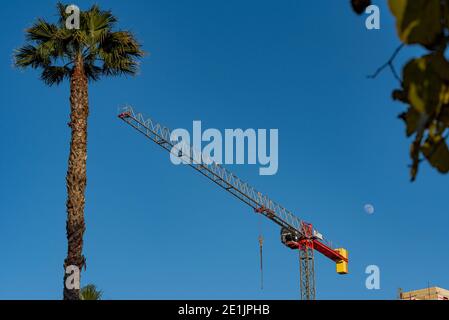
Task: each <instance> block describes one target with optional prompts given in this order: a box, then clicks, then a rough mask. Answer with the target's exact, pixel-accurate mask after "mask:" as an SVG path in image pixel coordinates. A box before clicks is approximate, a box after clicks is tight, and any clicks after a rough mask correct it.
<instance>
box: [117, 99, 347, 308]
mask: <svg viewBox="0 0 449 320" xmlns="http://www.w3.org/2000/svg"><path fill="white" fill-rule="evenodd" d="M118 117H119V119H121V120H123V121H124V122H125V123H127V124H128V125H130V126H131V127H133V128H134V129H135V130H137V131H138V132H140V133H141V134H143V135H144V136H146V137H147V138H149V139H150V140H152V141H153V142H155V143H156V144H157V145H159V146H160V147H162V148H163V149H165V150H167V151H168V152H170V153H172V152H173V151H175V152H179V154H178V156H179V157H187V158H188V160H189V161H188V162H187V164H188V165H189V166H191V167H192V168H193V169H195V170H196V171H197V172H199V173H201V174H202V175H204V176H206V177H207V178H208V179H209V180H211V181H212V182H214V183H215V184H216V185H218V186H219V187H221V188H223V189H224V190H225V191H227V192H228V193H230V194H232V195H233V196H235V197H236V198H238V199H239V200H241V201H242V202H243V203H245V204H247V205H248V206H250V207H251V208H252V209H253V210H254V212H256V213H258V214H260V215H262V216H265V217H266V218H268V219H270V220H271V221H273V222H274V223H276V224H277V225H279V226H280V227H281V242H282V243H283V244H284V245H285V246H287V247H288V248H290V249H293V250H298V251H299V265H300V292H301V299H302V300H315V297H316V289H315V269H314V252H315V251H318V252H319V253H321V254H323V255H324V256H325V257H327V258H329V259H330V260H332V261H333V262H335V265H336V271H337V273H338V274H347V273H348V251H347V250H346V249H344V248H335V249H334V248H332V245H331V244H330V242H329V241H327V240H325V238H324V237H323V235H322V234H321V233H320V232H318V231H317V229H315V228H314V226H313V225H312V224H310V223H307V222H305V221H303V220H300V219H299V218H298V217H296V216H295V215H294V214H293V213H291V212H290V211H289V210H287V209H286V208H284V207H283V206H281V205H280V204H278V203H277V202H274V201H272V200H271V199H270V198H269V197H267V196H266V195H264V194H262V193H261V192H259V191H257V190H256V189H255V188H253V187H252V186H250V185H249V184H248V183H246V182H244V181H243V180H241V179H240V178H238V177H237V176H236V175H234V174H233V173H232V172H230V171H229V170H228V169H226V168H225V167H224V166H222V165H220V164H217V163H215V162H213V161H212V162H211V161H207V162H204V161H202V160H201V159H203V158H202V155H201V157H200V158H198V155H196V154H194V153H195V151H194V150H192V151H190V152H189V154H182V150H174V148H176V147H175V146H176V144H177V142H175V141H171V139H170V135H171V130H170V129H168V128H167V127H165V126H162V125H161V124H159V123H157V122H155V121H154V120H152V119H151V118H147V117H144V116H143V115H142V114H141V113H137V112H135V111H134V109H133V108H132V107H130V106H125V107H123V108H122V109H121V110H120V111H119V115H118ZM198 159H200V160H198ZM259 242H260V245H262V244H261V242H262V240H261V238H259Z"/></svg>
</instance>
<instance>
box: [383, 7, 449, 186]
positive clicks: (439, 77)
mask: <svg viewBox="0 0 449 320" xmlns="http://www.w3.org/2000/svg"><path fill="white" fill-rule="evenodd" d="M388 4H389V7H390V10H391V12H392V13H393V16H394V17H395V18H396V29H397V33H398V36H399V39H400V40H401V41H402V43H403V46H404V45H405V46H407V45H420V46H422V47H423V48H424V49H425V50H426V51H427V52H426V53H425V54H424V55H423V56H421V57H418V58H415V59H412V60H410V61H409V62H408V63H406V65H405V66H404V67H403V70H402V77H401V79H399V80H400V82H401V87H400V88H399V89H396V90H394V91H393V94H392V97H393V99H394V100H398V101H401V102H403V103H405V104H407V106H408V107H407V110H406V111H405V112H403V113H402V114H400V115H399V118H400V119H402V120H403V121H404V123H405V126H406V135H407V137H413V142H412V144H411V148H410V157H411V159H412V164H411V172H410V175H411V179H412V181H414V180H415V179H416V177H417V174H418V168H419V165H420V163H421V162H422V161H423V160H424V159H425V160H427V161H428V163H429V164H430V165H431V166H432V167H434V168H436V169H437V170H438V171H439V172H441V173H448V172H449V149H448V146H447V141H446V140H447V137H448V136H449V61H448V59H447V58H446V48H447V45H448V42H449V0H388ZM388 65H389V66H390V67H391V66H392V65H391V61H390V62H389V64H388Z"/></svg>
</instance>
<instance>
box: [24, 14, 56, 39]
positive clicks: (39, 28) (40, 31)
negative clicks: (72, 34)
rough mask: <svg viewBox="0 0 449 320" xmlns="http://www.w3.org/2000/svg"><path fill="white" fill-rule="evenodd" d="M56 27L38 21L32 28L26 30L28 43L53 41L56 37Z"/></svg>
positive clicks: (40, 20)
mask: <svg viewBox="0 0 449 320" xmlns="http://www.w3.org/2000/svg"><path fill="white" fill-rule="evenodd" d="M57 32H58V27H57V26H56V25H54V24H50V23H48V22H46V21H45V20H44V19H38V20H37V21H36V22H35V23H34V24H33V26H31V27H30V28H28V29H27V30H26V38H27V40H28V41H37V42H45V41H50V40H52V39H54V38H55V37H56V36H57Z"/></svg>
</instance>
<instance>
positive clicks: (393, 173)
mask: <svg viewBox="0 0 449 320" xmlns="http://www.w3.org/2000/svg"><path fill="white" fill-rule="evenodd" d="M347 2H348V1H330V0H328V1H293V0H292V1H290V0H285V1H282V2H275V1H235V0H231V1H226V2H219V1H199V0H197V1H194V2H181V1H126V2H124V1H98V3H99V4H100V5H101V6H102V7H104V8H108V9H112V10H113V12H114V13H115V14H116V15H117V16H118V17H119V19H120V26H121V27H123V28H127V29H130V30H132V31H133V32H135V33H136V35H137V37H138V38H139V39H140V40H141V41H142V43H143V45H144V49H145V50H146V51H148V52H150V53H151V54H150V55H149V56H147V57H146V58H145V59H144V60H143V62H142V68H141V73H140V74H139V76H137V77H135V78H113V79H104V80H102V81H100V82H98V83H94V84H92V85H91V86H90V108H91V113H90V119H89V146H88V148H89V157H88V189H87V195H86V197H87V205H86V213H85V214H86V224H87V231H86V234H85V255H86V257H87V271H86V272H84V273H83V276H82V283H83V284H87V283H95V284H96V285H97V286H98V287H100V288H101V289H102V290H103V291H104V297H105V298H106V299H216V298H223V299H233V298H237V299H241V298H249V299H297V298H298V296H299V293H298V291H299V281H298V280H299V267H298V255H297V253H296V252H294V251H291V250H289V249H287V248H285V247H284V246H283V245H282V244H281V243H280V241H279V229H278V227H277V226H276V225H274V224H273V223H271V222H270V221H263V220H262V222H260V220H261V219H258V218H257V217H256V215H255V214H254V213H252V211H251V210H250V208H248V207H246V206H245V205H244V204H242V203H240V202H239V201H237V200H236V199H234V198H233V197H232V196H230V195H228V194H226V193H225V192H224V191H223V190H221V189H219V188H217V187H216V186H214V185H213V184H211V183H210V182H209V181H208V180H207V179H205V178H204V177H202V176H200V175H199V174H197V173H195V172H194V171H193V170H190V169H188V168H186V167H176V166H174V165H172V164H171V162H170V160H169V157H168V154H167V153H165V152H163V150H162V149H160V148H158V147H157V146H155V145H153V144H152V143H151V142H150V141H148V140H146V139H144V138H143V137H142V136H139V135H138V134H137V133H136V132H134V131H132V130H131V129H130V128H129V127H127V126H125V125H124V124H123V123H122V122H120V121H119V120H117V118H116V113H117V108H118V107H119V106H120V105H122V104H124V103H129V104H132V105H133V106H135V108H136V109H138V110H140V111H142V112H144V113H145V114H147V115H150V116H152V117H153V118H155V119H157V120H158V121H160V122H162V123H163V124H166V125H167V126H170V127H172V128H176V127H187V128H190V127H191V125H192V120H201V121H202V122H203V127H207V128H218V129H220V130H224V129H225V128H278V129H279V139H280V142H279V148H280V149H279V171H278V173H277V174H276V175H274V176H259V175H258V167H257V166H254V165H251V166H232V167H231V169H232V170H233V171H234V172H235V173H236V174H237V175H239V176H240V177H241V178H242V179H244V180H247V181H249V182H250V183H252V184H253V185H254V186H255V187H256V188H257V189H260V190H261V191H263V192H265V193H267V194H268V195H269V196H270V197H271V198H272V199H274V200H276V201H278V202H280V203H281V204H283V205H284V206H285V207H287V208H288V209H290V210H291V211H293V212H294V213H295V214H296V215H297V216H298V217H300V218H302V219H304V220H306V221H310V222H312V223H313V224H314V225H315V226H316V227H317V228H318V229H319V230H320V231H321V232H322V233H323V234H324V235H325V236H326V237H327V238H329V239H331V240H332V241H333V242H334V243H337V244H340V245H341V246H344V247H346V248H347V249H348V250H349V254H350V274H349V275H347V276H339V275H337V274H336V273H335V266H334V264H333V263H332V262H331V261H328V260H327V259H325V258H323V257H321V256H319V255H317V256H316V267H315V270H316V275H317V297H318V298H320V299H394V298H395V297H396V292H397V289H398V288H399V287H402V288H404V289H416V288H421V287H425V286H427V285H428V284H430V285H438V286H441V287H446V288H449V277H448V276H447V270H448V265H449V250H448V238H447V230H448V226H449V210H448V206H447V191H448V186H449V177H448V176H442V175H439V174H438V173H436V172H435V171H434V170H433V169H431V168H429V166H428V165H427V164H423V166H422V167H421V171H420V173H419V177H418V180H417V182H416V183H410V182H409V176H408V168H407V166H408V164H409V162H410V161H409V158H408V150H409V143H410V141H408V140H407V139H406V138H405V134H404V130H405V129H404V126H403V124H402V122H401V121H399V120H398V119H397V118H396V116H397V115H398V114H399V113H400V112H401V111H402V110H403V109H404V107H405V106H403V105H401V104H398V103H395V102H393V101H391V99H390V93H391V91H392V89H394V88H395V87H396V86H397V83H396V82H395V80H394V78H393V77H392V76H391V74H389V73H384V74H382V75H381V76H379V78H378V79H376V80H368V79H366V75H367V74H369V73H371V72H372V71H374V70H375V69H376V68H377V67H378V66H379V65H380V64H382V63H383V62H384V61H386V59H387V58H388V57H389V56H390V54H391V53H392V52H393V50H394V49H395V48H396V47H397V45H398V39H397V37H396V34H395V31H394V21H393V19H392V17H391V16H390V13H389V12H388V10H387V8H386V7H384V6H381V13H382V16H381V30H378V31H368V30H366V29H365V27H364V20H363V19H362V18H360V17H357V16H355V15H354V14H353V13H352V11H351V10H350V7H349V5H348V4H347ZM92 3H93V2H92V1H77V2H76V4H77V5H79V6H80V7H81V8H82V9H86V8H88V7H89V6H90V5H91V4H92ZM54 6H55V2H53V1H33V2H32V1H14V2H13V1H8V2H5V3H4V4H2V10H1V12H0V18H1V21H2V23H3V26H4V27H5V28H6V29H4V30H6V31H4V32H2V34H1V41H0V47H1V50H0V73H1V78H0V99H1V103H0V108H1V114H2V122H1V125H0V146H1V150H2V156H1V158H0V173H1V179H0V193H1V195H2V197H1V199H2V201H1V202H0V252H1V253H2V259H1V271H2V272H0V299H60V298H61V295H62V285H63V282H62V277H63V260H64V258H65V255H66V237H65V219H66V213H65V199H66V190H65V173H66V166H67V156H68V147H69V138H70V131H69V128H68V126H67V122H68V115H69V101H68V96H69V90H68V84H67V83H64V84H63V85H61V86H60V87H53V88H48V87H46V86H45V85H44V84H43V83H41V82H40V81H39V79H38V76H39V75H38V73H36V72H34V71H20V70H16V69H14V68H13V67H12V58H11V56H12V51H13V49H14V48H17V47H18V46H20V45H21V44H22V43H23V41H24V36H23V30H24V29H25V28H26V27H28V26H29V25H30V24H31V23H32V22H33V21H34V20H35V19H36V18H37V17H40V16H43V17H46V18H49V19H50V20H51V19H52V18H53V17H54V14H55V8H54ZM418 52H419V51H418V50H417V49H413V48H412V49H407V50H405V51H404V52H402V53H401V55H400V57H399V58H398V61H397V62H398V65H401V64H402V63H404V62H405V61H407V59H410V58H411V57H413V56H415V55H416V54H418ZM366 203H371V204H373V205H374V207H375V210H376V211H375V213H374V214H372V215H368V214H367V213H366V212H365V211H364V208H363V207H364V205H365V204H366ZM259 225H261V227H259ZM260 228H261V229H262V230H263V233H264V236H265V238H266V241H265V246H264V250H265V251H264V263H265V266H264V267H265V290H264V291H261V290H260V289H259V264H258V263H259V261H258V259H259V257H258V241H257V237H258V234H259V229H260ZM371 264H375V265H378V266H379V268H380V270H381V289H380V290H376V291H370V290H367V289H366V288H365V279H366V277H367V275H366V274H365V268H366V267H367V266H368V265H371Z"/></svg>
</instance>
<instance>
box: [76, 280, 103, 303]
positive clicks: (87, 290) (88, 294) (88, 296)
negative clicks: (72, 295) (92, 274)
mask: <svg viewBox="0 0 449 320" xmlns="http://www.w3.org/2000/svg"><path fill="white" fill-rule="evenodd" d="M102 296H103V292H102V291H101V290H98V289H97V287H96V286H95V285H94V284H88V285H87V286H85V287H82V288H81V290H80V300H101V298H102Z"/></svg>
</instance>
